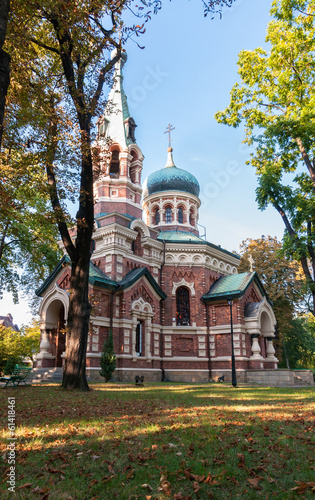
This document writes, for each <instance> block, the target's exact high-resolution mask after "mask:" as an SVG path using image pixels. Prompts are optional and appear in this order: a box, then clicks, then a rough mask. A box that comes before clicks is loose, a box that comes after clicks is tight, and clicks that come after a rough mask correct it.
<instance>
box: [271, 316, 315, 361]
mask: <svg viewBox="0 0 315 500" xmlns="http://www.w3.org/2000/svg"><path fill="white" fill-rule="evenodd" d="M314 326H315V325H314V316H313V315H311V314H308V315H303V316H300V317H297V318H295V319H293V320H292V322H291V328H290V329H289V330H287V332H286V335H285V338H284V339H283V342H282V345H281V356H280V363H279V367H280V368H291V369H294V368H309V369H313V370H314V369H315V328H314Z"/></svg>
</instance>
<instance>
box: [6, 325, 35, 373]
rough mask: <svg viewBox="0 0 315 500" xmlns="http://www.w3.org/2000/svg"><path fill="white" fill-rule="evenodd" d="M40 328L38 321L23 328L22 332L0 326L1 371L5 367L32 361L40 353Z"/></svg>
mask: <svg viewBox="0 0 315 500" xmlns="http://www.w3.org/2000/svg"><path fill="white" fill-rule="evenodd" d="M39 342H40V328H39V324H38V323H37V322H36V321H33V322H32V324H31V325H30V326H23V327H22V328H21V330H20V331H16V330H13V329H12V328H6V327H4V326H0V371H3V370H4V368H5V366H6V365H7V363H8V365H11V366H12V364H13V368H14V365H15V364H16V363H22V362H23V360H24V359H25V358H28V359H29V360H31V359H32V358H33V356H34V355H35V354H36V353H37V352H39Z"/></svg>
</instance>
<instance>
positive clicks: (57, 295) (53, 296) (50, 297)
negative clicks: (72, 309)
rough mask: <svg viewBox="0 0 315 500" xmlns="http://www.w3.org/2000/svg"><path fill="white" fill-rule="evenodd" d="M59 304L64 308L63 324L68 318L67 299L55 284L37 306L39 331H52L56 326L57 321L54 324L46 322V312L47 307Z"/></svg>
mask: <svg viewBox="0 0 315 500" xmlns="http://www.w3.org/2000/svg"><path fill="white" fill-rule="evenodd" d="M55 301H56V302H57V301H58V302H61V304H62V305H63V308H64V320H65V322H66V321H67V318H68V310H69V297H68V294H67V292H65V291H64V290H62V289H61V288H59V286H58V285H57V284H56V283H55V284H54V286H53V287H52V288H51V289H50V290H49V291H48V292H47V293H46V294H45V295H44V297H43V300H42V302H41V304H40V306H39V311H38V314H39V316H40V317H41V321H40V327H41V329H46V328H47V329H52V328H55V327H56V326H57V320H58V318H57V319H56V323H55V322H52V321H48V320H49V318H47V311H48V309H49V306H50V305H51V304H52V303H53V302H55Z"/></svg>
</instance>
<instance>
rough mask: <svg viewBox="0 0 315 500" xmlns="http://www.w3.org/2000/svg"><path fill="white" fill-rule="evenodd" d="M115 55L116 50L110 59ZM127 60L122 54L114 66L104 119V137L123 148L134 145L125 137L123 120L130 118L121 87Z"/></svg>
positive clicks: (124, 54)
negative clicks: (105, 121)
mask: <svg viewBox="0 0 315 500" xmlns="http://www.w3.org/2000/svg"><path fill="white" fill-rule="evenodd" d="M115 55H116V50H114V51H113V52H112V59H113V58H114V57H115ZM126 60H127V54H126V53H125V52H122V54H121V58H120V60H119V61H118V62H116V64H115V73H114V77H113V86H112V89H111V91H110V93H109V96H108V101H107V104H106V107H105V113H104V117H105V118H106V120H107V121H108V127H107V130H106V137H109V138H110V139H111V140H112V141H115V142H118V144H120V145H121V146H123V147H127V146H129V145H130V144H132V143H134V142H135V141H133V140H132V139H131V138H130V137H128V136H127V132H126V126H125V123H124V122H125V120H127V119H128V118H131V116H130V113H129V109H128V103H127V97H126V94H125V91H124V87H123V75H122V67H123V65H124V64H125V62H126Z"/></svg>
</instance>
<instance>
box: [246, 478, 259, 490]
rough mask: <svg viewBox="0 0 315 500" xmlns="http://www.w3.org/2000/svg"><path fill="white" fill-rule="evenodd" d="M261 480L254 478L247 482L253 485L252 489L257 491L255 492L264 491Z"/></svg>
mask: <svg viewBox="0 0 315 500" xmlns="http://www.w3.org/2000/svg"><path fill="white" fill-rule="evenodd" d="M259 480H260V477H257V476H256V477H254V478H253V479H251V478H249V479H247V481H248V482H249V483H250V484H251V485H252V487H253V488H254V489H255V490H262V487H261V486H259V484H258V483H259Z"/></svg>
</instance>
